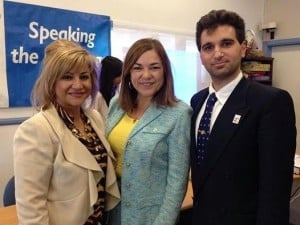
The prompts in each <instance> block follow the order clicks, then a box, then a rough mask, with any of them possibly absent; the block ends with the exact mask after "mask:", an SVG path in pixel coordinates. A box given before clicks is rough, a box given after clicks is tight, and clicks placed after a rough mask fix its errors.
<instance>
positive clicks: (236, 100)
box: [198, 79, 249, 191]
mask: <svg viewBox="0 0 300 225" xmlns="http://www.w3.org/2000/svg"><path fill="white" fill-rule="evenodd" d="M246 93H247V82H246V80H245V79H242V80H241V81H240V82H239V84H238V85H237V86H236V88H235V89H234V90H233V92H232V94H231V95H230V96H229V98H228V100H227V101H226V103H225V105H224V106H223V108H222V110H221V112H220V113H219V115H218V117H217V119H216V121H215V123H214V126H213V128H212V131H211V134H210V136H209V143H208V149H207V157H206V159H205V161H204V164H203V166H202V167H201V169H199V176H200V178H199V186H198V187H202V186H203V183H205V180H206V178H207V176H208V175H209V172H210V170H212V169H213V168H214V166H215V165H216V164H217V161H218V159H219V158H220V157H221V156H222V154H223V153H224V150H225V149H226V146H227V144H228V142H229V141H230V139H231V138H232V136H234V135H235V133H236V132H237V129H238V127H239V126H240V125H241V124H242V123H243V120H244V118H245V116H246V114H247V113H248V111H249V108H248V107H247V105H246ZM198 191H199V190H198Z"/></svg>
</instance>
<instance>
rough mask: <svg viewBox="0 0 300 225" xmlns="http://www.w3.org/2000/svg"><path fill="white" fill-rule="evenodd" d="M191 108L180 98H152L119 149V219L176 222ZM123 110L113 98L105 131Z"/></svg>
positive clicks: (160, 224)
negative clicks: (167, 101)
mask: <svg viewBox="0 0 300 225" xmlns="http://www.w3.org/2000/svg"><path fill="white" fill-rule="evenodd" d="M191 112H192V110H191V108H190V107H189V106H188V105H187V104H185V103H183V102H178V104H177V105H176V106H174V107H165V106H156V105H155V104H153V105H151V106H150V107H149V108H148V109H147V111H146V112H145V113H144V115H143V117H142V118H141V119H140V120H139V121H138V123H137V124H136V125H135V127H134V128H133V130H132V132H131V133H130V135H129V138H128V141H127V144H126V147H125V150H124V155H123V171H122V178H121V224H122V225H127V224H128V225H141V224H143V225H174V224H175V223H176V219H177V216H178V214H179V212H180V208H181V204H182V201H183V199H184V196H185V193H186V187H187V180H188V172H189V146H190V118H191ZM124 114H125V112H124V111H123V110H122V109H121V108H119V105H118V99H117V97H115V98H113V99H112V101H111V103H110V107H109V112H108V120H107V132H106V134H107V135H108V134H109V133H110V132H111V130H112V129H113V128H114V127H115V125H116V124H117V123H118V122H119V121H120V119H121V118H122V117H123V116H124ZM118 224H120V221H119V223H118Z"/></svg>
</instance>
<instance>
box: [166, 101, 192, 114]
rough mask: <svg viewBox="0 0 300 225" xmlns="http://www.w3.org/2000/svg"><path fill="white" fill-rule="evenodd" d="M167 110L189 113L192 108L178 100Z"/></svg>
mask: <svg viewBox="0 0 300 225" xmlns="http://www.w3.org/2000/svg"><path fill="white" fill-rule="evenodd" d="M167 110H168V111H173V112H178V113H188V114H189V113H191V112H192V108H191V107H190V106H189V105H188V104H187V103H185V102H184V101H182V100H179V101H178V102H177V103H176V104H175V105H174V106H172V107H168V108H167Z"/></svg>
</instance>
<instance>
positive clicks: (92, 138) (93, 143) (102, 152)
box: [55, 104, 107, 225]
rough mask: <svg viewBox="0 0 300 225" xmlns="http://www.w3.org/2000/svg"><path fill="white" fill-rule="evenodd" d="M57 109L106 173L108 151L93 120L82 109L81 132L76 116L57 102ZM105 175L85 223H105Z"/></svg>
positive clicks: (89, 224) (94, 224)
mask: <svg viewBox="0 0 300 225" xmlns="http://www.w3.org/2000/svg"><path fill="white" fill-rule="evenodd" d="M55 107H56V110H57V112H58V114H59V116H60V117H61V119H62V120H63V121H64V123H65V124H66V126H67V127H68V128H69V129H70V131H71V132H72V134H73V135H74V136H75V137H76V138H78V140H79V141H80V142H81V143H82V144H83V145H85V146H86V148H87V149H88V150H89V151H90V153H91V154H92V155H93V156H94V157H95V160H96V161H97V163H98V164H99V166H100V167H101V169H102V170H103V172H104V174H105V175H106V168H107V151H106V149H105V147H104V145H103V144H102V142H101V140H100V138H99V137H98V135H97V134H96V132H95V130H94V129H93V127H92V125H91V122H90V121H89V119H88V118H87V116H86V115H85V114H84V113H83V111H82V110H81V118H82V120H83V121H84V132H80V130H79V129H77V128H76V127H75V126H74V122H73V121H74V118H73V117H72V116H71V115H69V114H68V113H67V112H66V111H65V110H64V109H63V108H62V107H61V106H60V105H58V104H55ZM105 180H106V179H105V177H102V178H101V179H100V181H99V182H98V184H97V189H98V200H97V202H96V203H95V205H94V212H93V214H91V215H90V216H89V218H88V219H87V221H86V222H85V224H84V225H103V224H104V220H105V218H104V217H105V215H104V199H105Z"/></svg>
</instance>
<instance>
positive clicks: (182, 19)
mask: <svg viewBox="0 0 300 225" xmlns="http://www.w3.org/2000/svg"><path fill="white" fill-rule="evenodd" d="M16 2H23V3H29V4H37V5H43V6H50V7H56V8H63V9H70V10H75V11H82V12H90V13H96V14H102V15H109V16H110V17H111V19H112V20H113V22H114V25H115V26H118V27H134V28H143V27H145V28H147V29H154V30H158V31H166V32H174V33H181V34H188V35H194V28H195V23H196V21H197V20H198V19H199V17H200V16H201V15H203V14H205V13H207V12H208V11H210V10H212V9H220V8H226V9H229V10H234V11H237V12H239V14H240V15H241V16H242V17H244V19H245V22H246V26H247V28H248V29H253V30H254V31H255V32H256V34H257V36H258V37H259V38H260V37H261V33H260V32H259V31H258V30H257V25H258V24H259V23H260V22H262V19H263V11H264V10H263V9H264V0H252V1H246V0H210V1H205V0H176V1H173V0H164V1H161V0H152V1H141V0H127V1H126V0H99V1H96V0H84V1H83V0H77V1H74V0H59V1H57V0H47V1H45V0H16ZM2 9H3V0H0V13H2ZM0 26H3V16H2V15H0ZM0 28H1V29H3V27H0ZM1 29H0V30H1ZM1 41H3V40H0V43H2V42H1ZM258 41H259V45H261V42H260V39H258ZM1 51H3V48H0V53H1V59H0V62H1V60H2V61H3V58H4V52H1ZM0 66H3V65H1V64H0ZM30 115H32V110H31V109H27V108H15V109H8V110H7V109H0V119H2V118H7V117H8V118H14V117H23V116H30ZM16 127H17V126H16V125H11V126H0V138H1V141H0V165H1V170H0V200H2V193H3V189H4V185H5V184H6V182H7V181H8V179H9V177H10V176H12V175H13V157H12V138H13V134H14V132H15V129H16ZM1 204H2V201H0V206H1Z"/></svg>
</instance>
